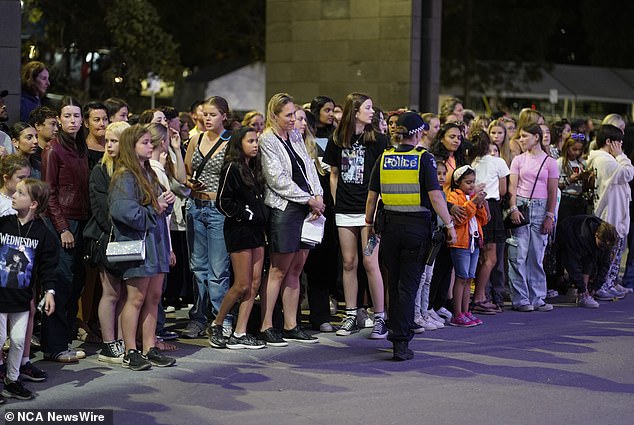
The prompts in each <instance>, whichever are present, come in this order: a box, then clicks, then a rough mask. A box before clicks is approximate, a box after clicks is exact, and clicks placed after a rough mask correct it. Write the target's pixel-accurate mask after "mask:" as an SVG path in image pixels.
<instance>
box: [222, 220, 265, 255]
mask: <svg viewBox="0 0 634 425" xmlns="http://www.w3.org/2000/svg"><path fill="white" fill-rule="evenodd" d="M224 235H225V245H226V247H227V252H237V251H242V250H245V249H253V248H258V247H260V246H264V245H265V244H266V236H265V233H264V225H263V224H262V225H259V224H249V223H245V222H239V221H235V220H231V219H226V220H225V225H224Z"/></svg>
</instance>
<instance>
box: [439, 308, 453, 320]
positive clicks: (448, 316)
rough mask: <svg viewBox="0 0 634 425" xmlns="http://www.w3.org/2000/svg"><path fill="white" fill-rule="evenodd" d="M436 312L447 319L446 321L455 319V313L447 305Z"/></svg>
mask: <svg viewBox="0 0 634 425" xmlns="http://www.w3.org/2000/svg"><path fill="white" fill-rule="evenodd" d="M436 313H437V314H438V315H439V316H440V317H442V318H443V319H445V321H446V322H451V319H453V313H452V312H451V311H449V310H447V309H446V308H445V307H440V308H439V309H438V311H437V312H436Z"/></svg>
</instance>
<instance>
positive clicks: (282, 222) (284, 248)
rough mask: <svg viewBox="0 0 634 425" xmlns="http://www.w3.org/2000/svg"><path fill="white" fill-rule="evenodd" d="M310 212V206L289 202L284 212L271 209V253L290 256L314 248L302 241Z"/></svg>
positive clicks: (269, 226) (269, 234)
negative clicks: (289, 254)
mask: <svg viewBox="0 0 634 425" xmlns="http://www.w3.org/2000/svg"><path fill="white" fill-rule="evenodd" d="M309 211H310V208H309V207H308V205H304V204H297V203H295V202H289V203H288V204H287V205H286V209H285V210H284V211H282V210H278V209H277V208H271V211H270V214H269V225H268V237H269V244H270V250H271V252H276V253H279V254H288V253H292V252H297V251H299V250H300V249H310V248H312V246H310V245H308V244H305V243H303V242H302V241H301V240H302V226H303V225H304V219H305V218H306V216H307V215H308V212H309Z"/></svg>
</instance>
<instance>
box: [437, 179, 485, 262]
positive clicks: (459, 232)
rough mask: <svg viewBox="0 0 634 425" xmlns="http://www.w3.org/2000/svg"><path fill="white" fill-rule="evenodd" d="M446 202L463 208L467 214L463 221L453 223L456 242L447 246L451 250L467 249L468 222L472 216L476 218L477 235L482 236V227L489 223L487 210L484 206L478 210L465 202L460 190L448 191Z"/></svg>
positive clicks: (469, 237) (465, 197)
mask: <svg viewBox="0 0 634 425" xmlns="http://www.w3.org/2000/svg"><path fill="white" fill-rule="evenodd" d="M447 202H450V203H452V204H454V205H460V206H462V207H464V208H465V210H466V213H467V218H466V219H465V220H464V221H460V222H458V221H456V222H455V228H456V236H457V240H456V242H455V243H453V244H451V245H449V246H450V247H451V248H464V249H468V248H469V245H470V243H471V236H470V235H469V220H471V218H472V217H473V216H475V217H476V220H477V221H478V233H480V235H482V226H483V225H484V224H486V223H488V222H489V215H488V214H487V210H486V208H484V206H483V207H481V208H478V207H477V206H476V204H474V203H473V202H472V201H467V196H466V195H465V194H464V192H463V191H462V190H460V189H456V190H452V191H449V192H448V193H447Z"/></svg>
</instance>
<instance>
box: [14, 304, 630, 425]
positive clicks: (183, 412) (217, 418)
mask: <svg viewBox="0 0 634 425" xmlns="http://www.w3.org/2000/svg"><path fill="white" fill-rule="evenodd" d="M556 306H557V308H555V310H554V311H553V312H550V313H539V312H533V313H519V312H512V311H506V312H504V313H503V314H500V315H497V316H493V317H486V316H482V319H484V320H485V324H484V325H483V326H480V327H477V328H471V329H458V328H446V329H443V330H438V331H433V332H426V333H424V334H422V335H421V336H417V337H416V338H415V339H414V341H412V344H411V346H412V348H413V349H414V350H415V352H416V357H415V358H414V360H412V361H408V362H402V363H396V362H392V361H388V360H387V359H388V358H390V356H391V354H390V344H389V343H388V342H387V341H379V342H376V341H370V340H368V339H367V335H368V333H369V330H364V331H362V332H361V333H359V334H355V335H352V336H350V337H336V336H334V334H321V335H320V338H321V342H320V344H316V345H311V346H306V345H301V344H292V345H290V346H289V347H288V348H273V347H269V348H266V349H264V350H258V351H247V350H243V351H229V350H214V349H211V348H209V347H208V346H207V343H206V340H202V339H200V340H189V341H182V342H180V343H179V344H178V345H179V350H178V351H176V352H175V356H176V357H177V358H178V363H177V366H176V367H173V368H169V369H157V368H155V369H152V370H150V371H145V372H130V371H128V370H125V369H123V368H121V367H119V366H116V367H109V366H108V365H105V364H103V363H100V362H98V361H97V359H96V356H94V355H92V356H89V357H88V358H87V359H86V360H82V361H81V362H80V363H79V364H76V365H61V364H56V363H44V362H38V364H39V365H40V366H41V367H43V368H45V369H46V370H48V371H49V374H50V376H51V377H50V379H49V381H48V382H45V383H40V384H36V383H29V384H28V387H29V388H31V389H34V390H37V391H38V393H39V394H38V397H37V398H36V399H35V400H33V401H28V402H21V401H16V400H14V399H13V400H9V402H8V403H7V404H6V405H4V406H3V409H4V408H7V407H11V408H104V409H114V411H115V414H114V415H115V416H114V418H115V419H114V423H115V424H116V425H123V424H134V425H141V424H142V425H146V424H294V425H301V424H368V425H370V424H371V425H375V424H386V423H388V424H469V425H478V424H483V425H491V424H518V425H519V424H521V425H529V424H540V425H543V424H575V425H580V424H593V425H594V424H628V425H629V424H632V423H633V419H632V413H633V412H634V397H633V395H634V368H632V363H633V358H634V338H633V336H634V296H630V297H629V299H628V298H626V299H625V300H621V301H618V302H611V303H602V305H601V308H599V309H598V310H586V309H580V308H576V307H573V306H572V305H569V304H556ZM179 314H180V316H181V317H182V315H183V313H182V312H179ZM174 323H175V326H181V325H182V324H183V323H182V320H179V321H177V322H174ZM95 349H96V346H90V345H87V346H86V350H87V352H88V353H89V354H91V353H94V351H95Z"/></svg>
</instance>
